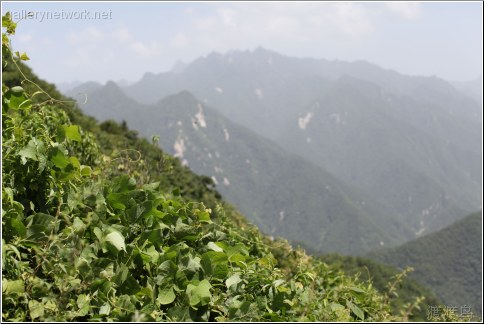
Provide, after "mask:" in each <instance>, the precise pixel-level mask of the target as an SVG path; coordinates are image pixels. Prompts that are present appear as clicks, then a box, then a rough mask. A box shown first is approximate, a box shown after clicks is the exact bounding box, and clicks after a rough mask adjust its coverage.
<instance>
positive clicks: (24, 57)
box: [19, 52, 30, 61]
mask: <svg viewBox="0 0 484 324" xmlns="http://www.w3.org/2000/svg"><path fill="white" fill-rule="evenodd" d="M19 58H20V60H22V61H28V60H30V58H29V57H28V56H27V53H25V52H24V53H22V54H20V56H19Z"/></svg>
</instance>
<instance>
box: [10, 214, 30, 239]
mask: <svg viewBox="0 0 484 324" xmlns="http://www.w3.org/2000/svg"><path fill="white" fill-rule="evenodd" d="M10 226H11V227H12V228H13V229H14V230H15V232H16V233H17V235H18V236H19V237H21V238H23V237H25V235H26V234H27V229H26V228H25V225H24V224H23V223H22V222H21V221H19V220H18V219H16V218H12V219H10Z"/></svg>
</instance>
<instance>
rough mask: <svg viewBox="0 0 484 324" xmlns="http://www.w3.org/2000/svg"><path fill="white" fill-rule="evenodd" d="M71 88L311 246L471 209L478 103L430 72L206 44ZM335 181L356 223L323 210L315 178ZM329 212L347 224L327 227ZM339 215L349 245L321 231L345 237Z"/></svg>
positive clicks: (409, 227) (255, 215) (322, 184)
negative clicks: (175, 59) (175, 58)
mask: <svg viewBox="0 0 484 324" xmlns="http://www.w3.org/2000/svg"><path fill="white" fill-rule="evenodd" d="M183 91H188V92H189V93H191V94H188V93H181V92H183ZM77 92H83V93H85V94H87V96H88V101H87V104H86V105H81V107H83V108H84V109H85V110H86V112H87V113H89V114H92V115H94V116H95V117H97V118H99V119H101V120H104V119H109V118H114V119H117V120H126V121H127V122H128V125H130V126H132V127H134V128H136V129H138V130H139V131H140V132H141V133H142V134H143V135H145V136H148V137H150V136H152V135H155V134H158V135H160V144H161V145H162V147H164V148H166V149H167V150H168V151H170V150H171V153H173V154H175V155H177V156H179V157H180V158H181V159H184V160H185V161H186V163H188V165H189V166H190V167H191V168H192V169H194V170H195V171H197V172H200V173H203V174H206V175H208V176H211V177H213V178H214V179H215V181H216V182H217V183H218V188H219V189H220V190H221V192H222V193H223V194H225V195H227V198H229V200H231V201H233V202H234V203H236V204H237V205H238V206H239V207H240V208H241V210H242V211H244V212H245V213H246V214H247V215H248V216H249V217H250V218H251V219H252V220H253V221H255V222H256V223H258V224H259V225H260V226H262V228H263V229H264V230H265V231H266V232H269V233H273V234H274V235H283V236H286V237H288V238H289V239H293V240H302V241H304V240H308V241H310V242H312V243H313V245H314V247H317V248H320V249H322V250H323V251H339V252H347V253H359V252H361V251H368V250H371V248H372V247H374V246H375V244H376V243H378V244H386V243H387V244H390V245H392V244H397V243H401V242H404V241H407V240H411V239H414V238H415V237H418V236H419V235H422V234H424V233H427V232H432V231H435V230H438V229H440V228H442V227H444V226H446V225H448V224H450V223H452V222H453V221H455V220H457V219H459V218H461V217H464V216H465V215H467V214H468V213H470V212H473V211H475V210H478V209H479V208H481V204H482V202H481V193H482V189H481V187H482V184H481V179H482V171H481V165H482V159H481V147H482V137H481V135H480V134H481V128H482V110H481V109H480V106H479V104H478V103H477V102H476V101H475V100H473V99H472V98H470V97H468V96H466V95H465V94H463V93H461V92H459V91H458V90H456V89H455V88H454V87H453V86H452V85H451V84H449V83H447V82H446V81H444V80H441V79H438V78H435V77H410V76H405V75H401V74H399V73H397V72H394V71H389V70H384V69H381V68H379V67H378V66H376V65H373V64H370V63H367V62H362V61H360V62H353V63H349V62H341V61H327V60H317V59H296V58H290V57H286V56H283V55H280V54H278V53H275V52H272V51H268V50H265V49H263V48H258V49H256V50H254V51H252V52H250V51H232V52H229V53H227V54H225V55H222V54H219V53H212V54H210V55H208V56H207V57H202V58H200V59H197V60H195V61H194V62H193V63H191V64H187V65H183V64H178V65H177V67H176V69H174V71H172V72H169V73H161V74H152V73H147V74H145V76H144V77H143V78H142V79H141V80H140V81H139V82H137V83H134V84H132V85H130V86H127V87H123V88H117V87H116V85H115V84H114V83H108V84H107V85H106V86H105V87H104V88H102V86H101V85H99V84H93V83H88V84H84V85H80V86H79V87H77V88H75V89H73V90H71V91H70V92H68V93H67V94H69V95H75V94H76V93H77ZM170 95H174V96H172V97H170V98H171V99H169V100H168V99H167V100H162V99H163V98H165V97H167V96H170ZM78 98H79V97H78ZM80 101H82V100H80ZM237 124H239V125H240V126H239V125H237ZM241 126H242V127H241ZM229 138H230V139H229ZM276 144H277V145H276ZM288 153H294V154H296V155H298V156H299V157H296V156H294V155H291V154H288ZM247 161H249V162H247ZM250 163H252V164H250ZM257 163H259V164H257ZM254 164H255V165H257V166H258V167H254V166H253V165H254ZM256 172H259V174H257V173H256ZM302 173H304V175H303V174H302ZM306 178H308V179H310V180H307V179H306ZM330 178H331V180H329V179H330ZM286 179H289V180H286ZM335 181H336V182H337V183H338V187H339V188H345V189H344V190H343V189H342V190H341V191H340V192H341V193H342V196H343V197H344V196H346V197H347V198H346V200H347V202H348V204H349V205H351V206H353V211H356V210H358V211H359V212H358V214H361V213H363V214H365V213H366V214H367V215H366V216H364V217H363V218H361V219H364V218H368V219H369V220H370V221H368V220H365V221H363V220H362V221H361V223H362V224H363V223H364V224H365V225H363V226H362V228H361V229H359V230H358V228H359V225H356V224H359V223H360V221H359V219H360V216H354V215H353V216H347V218H348V221H341V219H343V218H345V217H344V216H339V214H341V215H345V212H343V211H342V210H341V209H339V208H333V209H332V212H331V213H328V211H326V212H322V211H323V210H325V208H330V207H329V206H331V203H329V204H328V201H331V202H334V201H341V199H342V198H341V197H338V198H337V199H335V200H333V198H330V196H328V195H327V194H325V193H324V192H325V190H322V189H321V188H327V187H329V188H332V187H334V182H335ZM310 183H314V185H313V190H309V189H308V187H309V185H308V184H310ZM316 183H317V184H316ZM288 184H290V185H292V186H294V188H290V186H288ZM269 188H270V189H269ZM295 188H300V189H298V190H296V189H295ZM301 188H304V189H303V190H301ZM284 191H287V192H289V193H285V194H281V192H284ZM326 191H328V190H326ZM354 192H358V193H359V194H356V195H354V194H353V193H354ZM249 193H250V194H249ZM309 193H310V194H309ZM251 194H253V195H254V196H255V197H256V198H254V197H251ZM298 194H302V195H303V196H304V197H301V198H299V197H297V195H298ZM360 195H362V196H365V199H363V198H361V197H362V196H360ZM348 197H350V198H348ZM311 201H319V202H321V203H323V201H324V204H323V205H324V207H322V206H319V205H318V204H317V203H316V204H315V205H314V207H313V208H311V205H312V204H311V203H309V202H311ZM295 202H297V203H295ZM299 202H300V203H301V204H302V206H298V208H297V210H295V211H290V210H287V206H286V204H287V205H292V206H295V205H298V203H299ZM336 205H337V206H340V204H336ZM365 205H366V207H364V206H365ZM263 206H266V208H264V207H263ZM364 208H369V210H365V211H362V209H364ZM346 214H347V213H346ZM347 215H348V214H347ZM361 217H362V216H361ZM278 219H280V220H278ZM282 219H284V221H283V220H282ZM288 219H291V221H288ZM309 219H313V220H318V221H317V222H316V223H312V222H308V220H309ZM328 219H336V220H337V223H338V226H341V228H344V229H345V230H341V231H336V232H335V231H333V228H332V227H331V226H328ZM340 221H341V224H339V223H340ZM352 222H354V223H353V226H351V224H352ZM305 223H306V225H302V224H305ZM330 223H331V222H330ZM282 224H284V225H282ZM332 224H333V225H335V223H334V222H333V223H332ZM368 224H372V225H368ZM335 226H336V225H335ZM392 227H393V229H392ZM307 228H309V229H310V231H309V232H306V230H307ZM348 228H351V229H352V230H355V231H356V232H355V233H353V234H354V235H351V237H355V235H356V237H357V238H358V239H355V241H354V243H351V244H350V245H351V247H349V248H341V246H340V244H339V243H338V242H336V243H331V244H329V245H327V244H325V243H328V242H327V241H326V240H328V238H324V237H327V235H328V234H327V233H328V232H329V233H332V234H335V233H338V234H339V233H346V234H345V235H344V236H345V237H347V234H348V233H349V232H348ZM368 228H371V229H368ZM381 230H383V233H385V234H386V235H385V234H381ZM295 233H297V234H295ZM306 233H319V234H311V235H308V234H306ZM368 233H371V234H368ZM376 233H380V234H376ZM348 235H349V234H348ZM368 235H369V237H371V239H368V238H365V237H366V236H368ZM388 236H390V237H391V239H389V238H388ZM338 237H340V236H338ZM340 238H341V237H340ZM329 240H330V241H331V239H329ZM339 240H341V239H339ZM336 241H338V239H337V240H336ZM362 242H365V243H364V244H362ZM370 242H371V243H370ZM347 243H348V242H347V241H345V244H347ZM348 244H349V243H348Z"/></svg>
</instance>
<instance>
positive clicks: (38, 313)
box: [29, 300, 44, 320]
mask: <svg viewBox="0 0 484 324" xmlns="http://www.w3.org/2000/svg"><path fill="white" fill-rule="evenodd" d="M29 311H30V318H31V319H32V320H34V319H36V318H39V317H43V316H44V305H42V303H39V302H38V301H36V300H29Z"/></svg>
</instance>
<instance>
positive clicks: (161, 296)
mask: <svg viewBox="0 0 484 324" xmlns="http://www.w3.org/2000/svg"><path fill="white" fill-rule="evenodd" d="M175 298H176V295H175V292H174V291H173V287H170V288H167V289H161V288H159V289H158V298H156V301H157V302H158V303H159V304H160V305H168V304H171V303H173V301H174V300H175Z"/></svg>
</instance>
